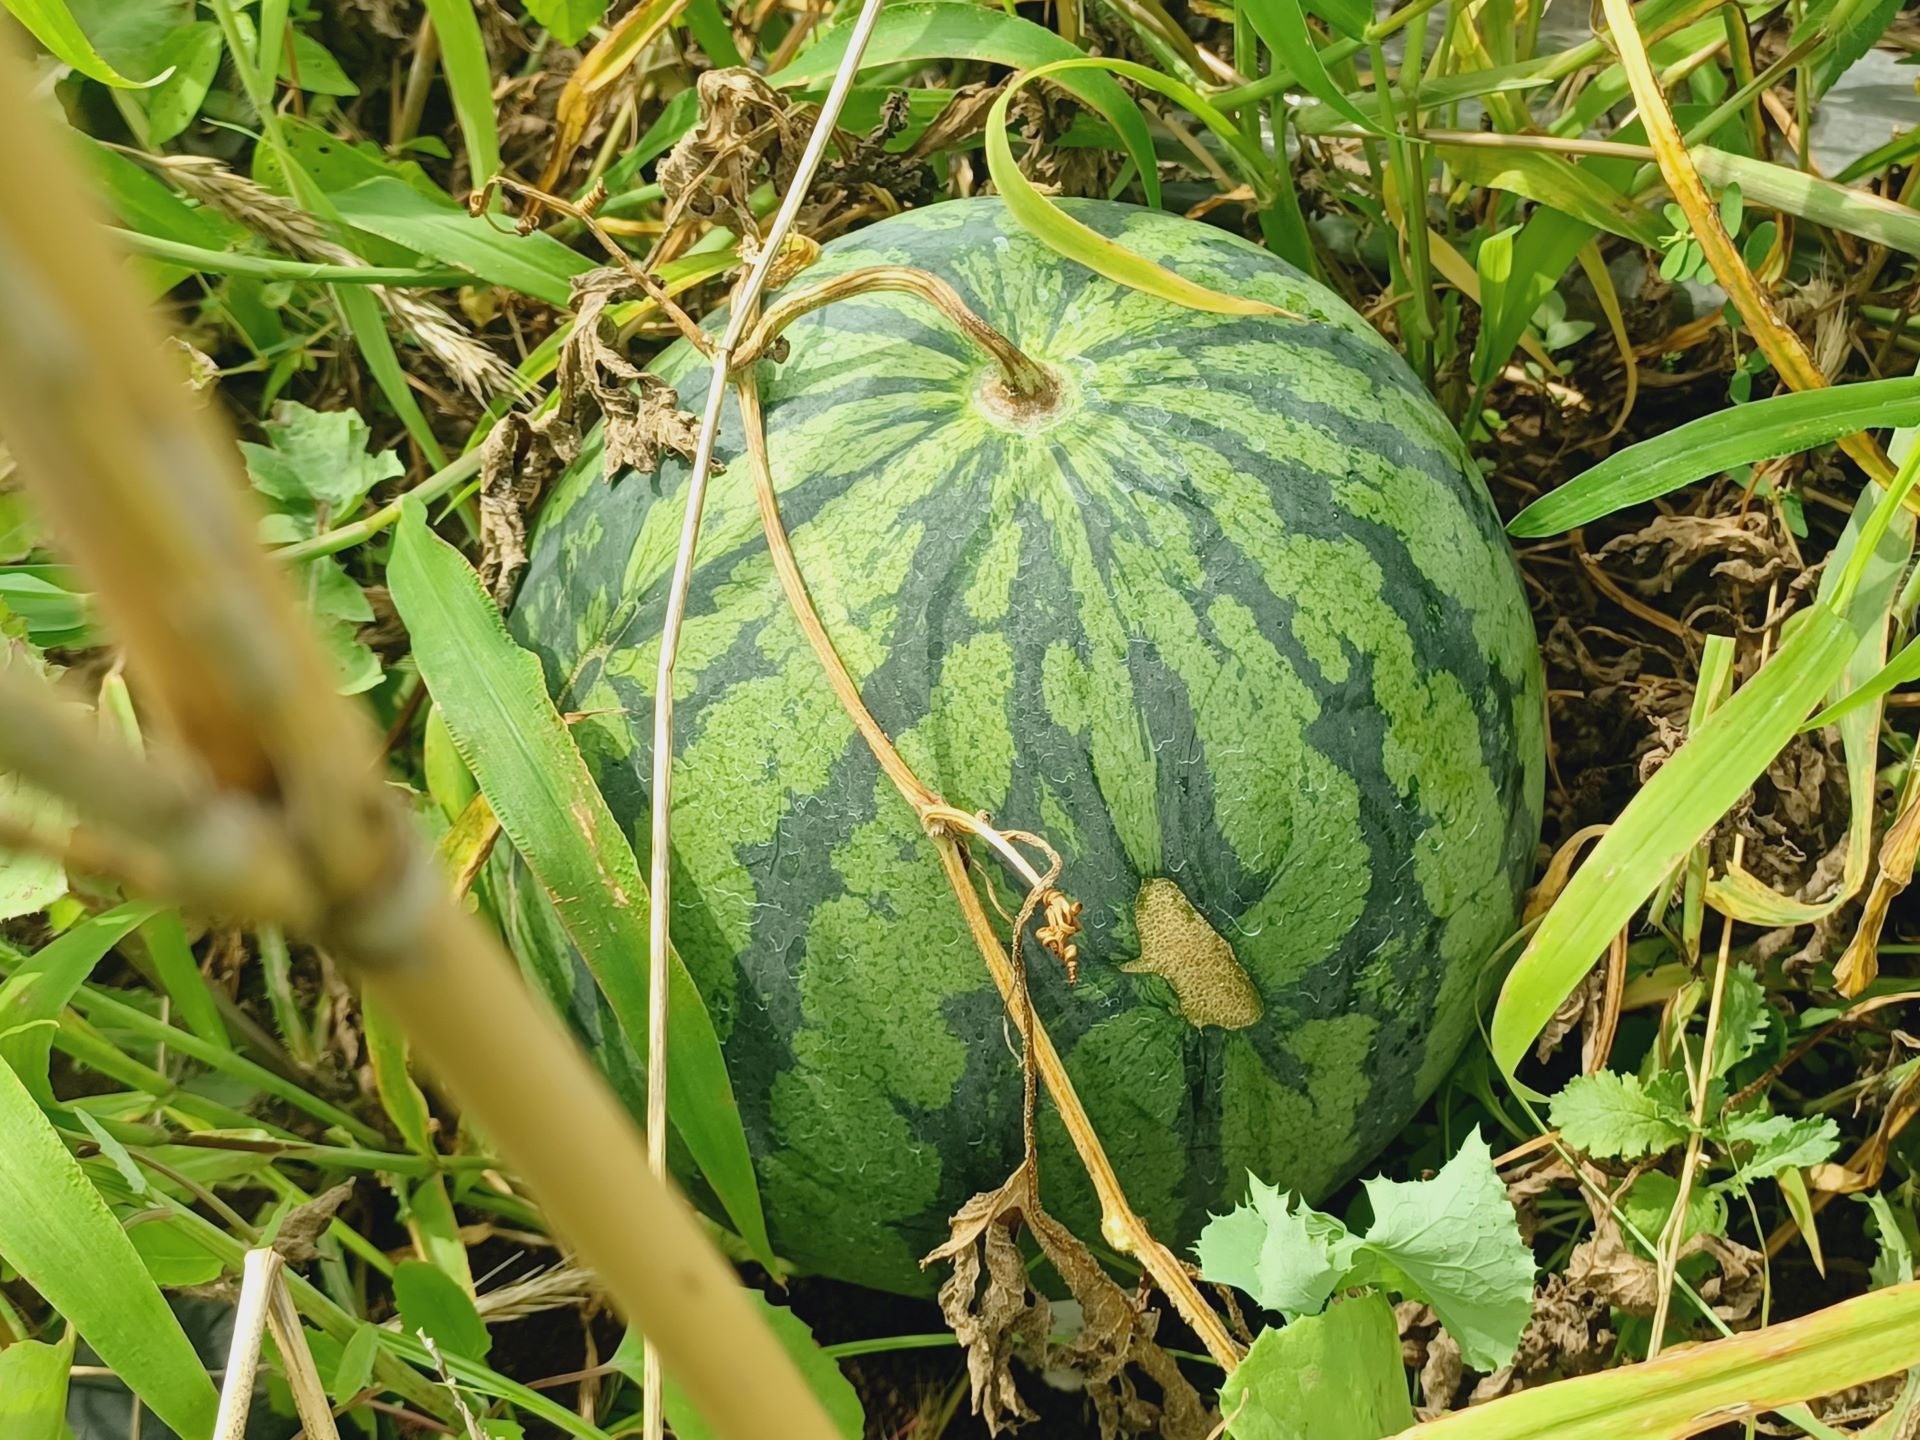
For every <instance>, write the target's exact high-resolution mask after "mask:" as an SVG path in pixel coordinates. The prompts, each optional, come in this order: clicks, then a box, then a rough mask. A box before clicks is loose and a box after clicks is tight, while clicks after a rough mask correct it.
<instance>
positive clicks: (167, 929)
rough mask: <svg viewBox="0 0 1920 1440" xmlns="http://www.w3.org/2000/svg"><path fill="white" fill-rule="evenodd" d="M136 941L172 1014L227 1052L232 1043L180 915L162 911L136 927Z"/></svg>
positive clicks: (172, 911) (174, 912)
mask: <svg viewBox="0 0 1920 1440" xmlns="http://www.w3.org/2000/svg"><path fill="white" fill-rule="evenodd" d="M140 938H141V939H142V940H144V941H146V942H147V954H148V955H149V956H150V957H151V958H152V960H153V968H154V971H155V972H156V973H157V974H158V975H159V977H160V988H161V989H163V990H165V991H166V992H167V998H168V999H170V1000H172V1001H173V1009H174V1013H175V1014H177V1015H178V1016H179V1017H180V1018H181V1019H182V1020H184V1021H185V1022H186V1026H187V1028H188V1029H189V1030H191V1031H193V1033H194V1034H196V1035H198V1036H199V1037H200V1038H201V1039H202V1040H205V1041H206V1042H207V1043H208V1044H210V1045H218V1046H220V1047H221V1048H222V1049H226V1050H231V1049H232V1048H233V1041H232V1040H231V1039H229V1038H228V1036H227V1024H226V1021H224V1020H222V1019H221V1018H220V1006H219V1004H218V1002H216V1001H215V1000H214V998H213V991H212V990H211V989H210V988H209V987H208V985H207V977H206V976H204V975H202V974H201V973H200V966H199V964H198V963H197V962H196V961H195V960H194V958H193V949H192V947H191V946H189V945H188V944H187V928H186V926H184V925H183V924H181V923H180V912H179V911H178V910H162V911H161V912H160V913H159V914H158V915H155V916H154V917H153V918H152V919H151V920H149V921H147V922H146V923H145V924H144V925H142V926H141V927H140Z"/></svg>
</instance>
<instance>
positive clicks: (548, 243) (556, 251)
mask: <svg viewBox="0 0 1920 1440" xmlns="http://www.w3.org/2000/svg"><path fill="white" fill-rule="evenodd" d="M333 203H334V205H335V206H336V207H338V209H339V211H340V214H341V217H342V218H343V219H345V220H346V222H347V223H348V224H349V225H351V226H353V227H354V228H355V229H357V230H367V231H370V232H372V233H373V234H375V235H379V236H381V237H383V238H384V239H388V240H392V241H395V242H397V243H399V244H401V245H404V246H406V247H407V248H408V249H409V250H417V251H419V252H420V253H421V254H422V255H425V256H427V257H428V258H429V259H433V260H438V261H440V262H442V263H443V264H447V265H454V266H458V267H459V268H460V269H462V270H466V271H469V272H471V273H472V274H474V275H477V276H479V277H480V278H481V279H483V280H487V281H490V282H491V283H493V284H495V285H504V286H506V287H507V288H508V289H509V290H518V291H519V292H520V293H521V294H523V295H531V296H533V297H534V298H535V299H537V300H544V301H546V302H547V304H549V305H556V306H559V307H561V308H563V309H564V308H565V307H566V306H567V304H568V303H569V302H570V301H571V299H572V295H573V290H572V286H571V285H570V284H569V283H568V282H569V281H570V280H571V279H572V277H574V276H575V275H580V274H583V273H585V272H586V271H588V270H591V269H592V268H593V262H592V261H591V260H589V259H588V258H587V257H586V256H584V255H581V254H579V253H578V252H576V251H573V250H569V249H568V248H567V247H566V246H565V245H562V244H561V243H560V242H559V241H558V240H555V239H554V238H553V237H552V236H551V235H545V234H542V233H540V232H539V231H537V230H536V231H534V232H533V233H532V234H529V235H516V234H514V233H513V231H511V230H509V229H506V228H503V227H504V222H499V221H496V220H494V219H489V218H488V217H486V216H476V215H469V214H468V213H467V212H466V211H465V210H464V209H461V208H460V207H459V206H456V205H443V204H439V203H437V202H435V201H433V200H430V199H428V198H427V197H426V196H425V195H422V194H421V193H420V192H419V191H418V190H415V189H414V188H413V187H412V186H411V185H408V184H407V183H406V182H405V181H403V180H397V179H395V178H393V177H392V176H387V175H381V176H376V177H374V178H373V179H371V180H365V181H362V182H361V183H360V184H358V185H355V186H353V187H352V188H351V189H348V190H342V191H339V192H338V193H336V194H335V195H334V196H333Z"/></svg>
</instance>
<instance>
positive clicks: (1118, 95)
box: [768, 0, 1160, 206]
mask: <svg viewBox="0 0 1920 1440" xmlns="http://www.w3.org/2000/svg"><path fill="white" fill-rule="evenodd" d="M851 30H852V27H851V26H849V25H839V26H835V27H834V28H833V29H831V30H828V31H827V32H826V33H825V34H824V35H822V36H821V37H820V39H819V40H818V41H817V42H816V43H815V44H814V45H813V46H812V47H811V48H810V49H808V50H807V52H806V53H805V54H804V55H802V56H800V57H799V59H797V60H795V61H794V62H793V63H792V64H791V65H788V66H787V67H786V68H785V69H783V70H780V71H779V72H777V73H776V74H774V75H771V76H769V77H768V78H769V79H771V80H772V81H773V83H774V84H776V85H778V86H780V87H781V88H782V89H793V88H804V87H811V86H813V85H816V84H823V83H825V82H826V81H827V80H828V79H830V78H831V77H832V75H833V72H834V70H835V69H836V68H837V67H838V66H839V64H840V57H841V56H842V55H844V54H845V53H846V48H847V38H848V36H849V34H851ZM1080 55H1081V52H1080V50H1079V49H1078V48H1076V47H1075V46H1073V45H1072V44H1069V43H1068V42H1067V41H1065V40H1062V39H1061V38H1060V37H1059V36H1058V35H1056V34H1054V33H1053V31H1051V30H1048V29H1047V28H1045V27H1044V26H1041V25H1036V24H1034V23H1033V21H1031V20H1023V19H1021V18H1020V17H1019V16H1018V15H1014V14H1010V13H1007V12H1004V11H999V10H992V9H988V8H986V7H984V6H978V5H968V4H958V3H955V0H907V3H905V4H899V5H889V6H888V7H887V8H886V9H885V10H884V11H882V12H881V14H880V22H879V24H877V25H876V26H874V30H873V38H872V39H871V40H869V41H868V42H867V49H866V53H865V54H864V55H863V56H862V57H861V61H860V68H861V69H862V70H871V69H873V68H875V67H876V66H880V65H897V64H900V63H901V62H903V61H904V62H912V61H924V60H977V61H981V62H983V63H985V64H988V65H1005V66H1007V67H1008V68H1009V69H1013V70H1033V69H1037V68H1039V67H1041V66H1044V65H1047V64H1049V63H1051V62H1052V61H1055V60H1072V59H1077V58H1080ZM1060 84H1061V87H1062V88H1063V89H1065V90H1066V91H1067V92H1068V93H1069V94H1071V95H1073V96H1074V97H1075V98H1076V99H1078V100H1079V101H1080V102H1081V103H1082V104H1084V105H1087V106H1089V107H1090V108H1092V109H1094V110H1096V111H1098V112H1099V113H1100V115H1101V116H1102V117H1103V118H1104V119H1105V120H1106V122H1107V123H1108V124H1109V125H1111V126H1113V128H1114V130H1115V131H1117V132H1118V133H1119V135H1120V140H1121V143H1122V144H1123V145H1125V146H1126V150H1127V158H1128V159H1130V160H1132V161H1133V164H1134V168H1135V169H1137V170H1138V171H1139V172H1140V184H1141V186H1142V187H1143V188H1144V189H1145V190H1146V192H1147V201H1148V203H1149V204H1151V205H1154V206H1158V205H1159V204H1160V172H1159V169H1158V167H1157V166H1156V164H1155V163H1154V158H1153V137H1152V136H1151V135H1149V134H1148V133H1147V121H1146V117H1145V116H1143V115H1142V114H1141V113H1140V107H1139V106H1138V105H1136V104H1134V103H1133V100H1132V99H1131V98H1130V97H1129V96H1128V95H1127V92H1126V91H1125V90H1122V89H1121V88H1120V87H1119V86H1118V85H1117V84H1115V83H1114V82H1113V81H1112V80H1111V79H1110V78H1108V77H1107V76H1105V75H1098V74H1093V75H1075V76H1073V77H1072V78H1071V79H1066V80H1062V81H1061V82H1060Z"/></svg>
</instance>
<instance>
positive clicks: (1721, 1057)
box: [1702, 965, 1770, 1079]
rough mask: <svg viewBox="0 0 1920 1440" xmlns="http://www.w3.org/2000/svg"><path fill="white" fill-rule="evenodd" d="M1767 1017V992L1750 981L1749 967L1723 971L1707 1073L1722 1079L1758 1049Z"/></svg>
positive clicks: (1752, 977) (1751, 978)
mask: <svg viewBox="0 0 1920 1440" xmlns="http://www.w3.org/2000/svg"><path fill="white" fill-rule="evenodd" d="M1702 983H1703V984H1704V983H1706V982H1702ZM1769 1014H1770V1012H1769V1011H1768V1009H1767V992H1766V991H1765V990H1763V989H1761V988H1760V982H1759V981H1758V980H1757V979H1755V978H1754V974H1753V967H1752V966H1751V965H1735V966H1734V967H1733V969H1731V970H1729V971H1728V972H1727V978H1726V988H1725V993H1724V994H1723V995H1722V996H1721V1001H1720V1027H1719V1029H1717V1030H1715V1031H1714V1035H1713V1065H1712V1068H1711V1069H1710V1070H1709V1072H1708V1073H1709V1074H1711V1075H1713V1076H1714V1077H1715V1078H1716V1079H1719V1078H1723V1077H1724V1076H1725V1075H1726V1073H1727V1072H1728V1071H1729V1070H1731V1069H1733V1067H1734V1066H1736V1065H1738V1064H1739V1063H1740V1062H1741V1061H1742V1060H1744V1059H1746V1058H1747V1057H1748V1056H1749V1055H1751V1054H1753V1052H1754V1051H1755V1050H1757V1049H1759V1048H1760V1044H1761V1042H1762V1041H1763V1040H1765V1039H1766V1038H1767V1025H1768V1019H1769Z"/></svg>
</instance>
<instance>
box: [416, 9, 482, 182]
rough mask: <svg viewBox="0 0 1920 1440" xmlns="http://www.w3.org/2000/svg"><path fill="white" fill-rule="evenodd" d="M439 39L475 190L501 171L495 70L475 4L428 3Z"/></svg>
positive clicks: (441, 61) (444, 68)
mask: <svg viewBox="0 0 1920 1440" xmlns="http://www.w3.org/2000/svg"><path fill="white" fill-rule="evenodd" d="M426 3H427V15H428V17H429V18H430V19H431V20H432V21H433V32H434V34H435V35H437V36H439V38H440V69H441V71H442V73H444V74H445V75H446V77H447V91H448V93H449V94H451V95H452V97H453V114H454V119H456V120H457V121H458V122H459V124H460V136H461V138H462V139H463V140H465V141H466V145H467V172H468V173H469V174H470V175H472V176H473V180H474V183H475V184H476V185H478V184H480V183H482V182H483V181H485V180H486V179H487V177H488V176H490V175H492V174H493V173H494V172H495V171H497V170H498V169H499V168H500V134H499V127H498V125H497V124H496V122H495V120H494V114H493V67H492V65H491V63H490V62H489V61H488V59H487V43H486V40H485V39H484V38H483V37H482V36H481V34H480V17H479V14H478V12H477V11H476V10H475V9H474V6H473V0H426Z"/></svg>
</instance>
